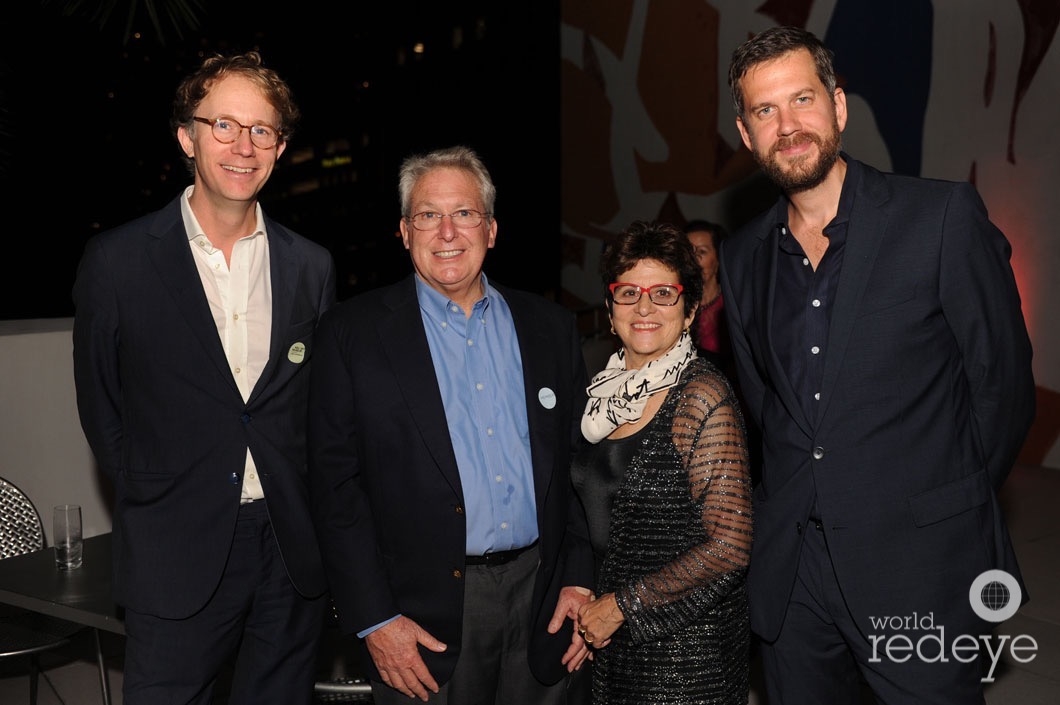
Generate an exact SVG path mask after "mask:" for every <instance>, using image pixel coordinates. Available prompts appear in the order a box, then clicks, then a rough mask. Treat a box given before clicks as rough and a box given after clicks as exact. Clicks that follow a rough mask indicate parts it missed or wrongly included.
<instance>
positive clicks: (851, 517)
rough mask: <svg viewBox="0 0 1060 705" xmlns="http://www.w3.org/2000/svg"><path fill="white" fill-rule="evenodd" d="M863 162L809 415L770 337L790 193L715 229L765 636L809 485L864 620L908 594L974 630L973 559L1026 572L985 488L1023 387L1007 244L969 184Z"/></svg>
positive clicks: (993, 482)
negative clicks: (754, 449) (738, 225)
mask: <svg viewBox="0 0 1060 705" xmlns="http://www.w3.org/2000/svg"><path fill="white" fill-rule="evenodd" d="M844 156H845V155H844ZM848 159H849V157H848ZM862 168H863V169H864V174H863V177H862V180H861V184H860V188H859V189H858V190H857V193H856V197H855V201H854V204H853V211H852V213H851V217H850V218H851V219H850V229H849V234H848V237H847V242H846V247H845V249H844V254H843V264H842V273H841V276H840V280H839V284H838V289H837V292H836V300H835V303H834V307H833V310H832V317H831V322H830V326H829V331H828V340H827V343H826V346H827V347H826V349H825V353H824V354H825V362H824V378H823V380H822V383H821V389H820V391H821V399H820V404H819V408H818V413H817V416H816V418H807V416H806V414H805V413H804V412H803V406H802V405H801V404H800V400H799V399H797V398H796V397H795V394H794V391H793V389H792V386H791V384H790V382H789V380H788V379H787V376H786V374H785V370H784V369H782V368H781V366H780V364H779V361H778V358H777V351H776V350H775V349H774V347H773V340H772V337H771V333H772V330H773V320H772V312H773V298H774V288H773V287H774V282H775V276H774V275H775V270H776V254H777V227H776V226H777V224H778V223H786V222H787V215H786V210H785V209H786V207H787V202H786V201H785V200H784V199H783V198H781V199H780V200H779V201H778V203H777V204H776V206H775V207H774V208H773V209H772V210H770V211H767V212H766V213H764V214H762V215H761V216H759V217H758V218H757V219H755V220H753V221H752V222H751V223H749V224H748V225H747V226H745V227H744V228H743V229H742V230H741V232H740V233H739V234H738V236H737V237H735V238H731V239H729V240H727V241H726V242H725V243H724V244H723V245H722V266H721V274H722V285H723V290H724V294H725V308H726V311H727V312H728V315H729V323H730V332H731V334H732V341H733V347H734V352H735V355H736V358H737V365H738V370H739V378H740V385H741V389H742V392H743V396H744V399H745V402H746V405H747V407H748V411H749V412H750V414H751V415H752V416H753V418H754V419H755V421H756V422H757V423H758V425H759V427H760V428H761V430H762V435H763V459H762V462H763V466H762V480H761V483H760V484H759V485H758V487H757V488H756V491H755V495H754V498H755V506H754V512H755V541H754V549H753V551H752V555H751V567H750V571H749V574H748V586H749V590H750V602H751V619H752V627H753V628H754V630H755V631H756V632H757V633H758V634H759V635H761V636H762V637H763V638H765V639H766V640H772V639H774V638H775V637H776V636H777V635H778V633H779V631H780V628H781V625H782V622H783V619H784V615H785V612H786V609H787V602H788V597H789V595H790V593H791V589H792V586H793V583H794V577H795V570H796V566H797V564H798V559H799V551H800V547H801V545H802V536H801V531H802V530H803V528H804V527H805V526H806V518H807V516H808V515H809V513H810V510H811V506H812V505H813V502H814V499H815V497H816V502H817V511H818V512H819V514H820V516H821V517H822V518H823V520H824V525H825V527H826V532H827V539H828V545H829V550H830V552H831V555H832V559H833V561H834V565H835V572H836V575H837V576H838V579H839V583H840V585H841V586H842V589H843V594H844V596H845V597H846V601H847V604H848V606H849V607H850V609H851V611H852V613H853V615H854V618H855V620H856V622H857V624H858V625H859V627H861V628H862V629H864V630H865V631H867V632H870V631H872V630H871V625H870V624H869V616H876V617H880V616H888V615H889V616H907V615H910V614H912V613H913V612H914V611H915V612H918V613H919V614H920V615H924V614H925V613H928V612H933V613H934V618H935V624H936V626H939V625H945V627H946V631H947V633H948V634H950V635H956V634H957V633H958V632H959V631H961V630H965V631H968V630H972V629H978V628H980V627H981V626H983V623H982V622H980V621H978V620H977V619H976V618H975V617H974V615H973V613H972V611H971V608H970V606H969V599H968V589H969V587H970V586H971V584H972V582H973V580H974V579H975V578H976V576H978V575H979V574H980V573H982V572H983V571H984V570H987V569H993V568H999V569H1003V570H1006V571H1008V572H1009V573H1011V574H1013V575H1014V576H1015V577H1016V578H1017V580H1019V581H1020V583H1021V587H1023V586H1022V578H1021V577H1020V573H1019V568H1018V566H1017V564H1016V557H1015V555H1014V553H1013V550H1012V546H1011V543H1010V540H1009V536H1008V532H1007V529H1006V527H1005V524H1004V521H1003V517H1002V515H1001V511H1000V509H999V506H998V501H997V497H996V490H997V489H998V488H999V487H1000V486H1001V484H1002V482H1003V481H1004V479H1005V477H1006V475H1007V474H1008V472H1009V471H1010V469H1011V467H1012V464H1013V462H1014V461H1015V458H1016V455H1017V453H1018V451H1019V449H1020V446H1021V444H1022V442H1023V440H1024V437H1025V435H1026V433H1027V431H1028V429H1029V427H1030V423H1031V421H1032V420H1033V416H1034V400H1035V391H1034V380H1033V378H1032V376H1031V346H1030V341H1029V340H1028V336H1027V331H1026V328H1025V325H1024V321H1023V315H1022V313H1021V310H1020V298H1019V294H1018V292H1017V289H1016V282H1015V279H1014V277H1013V274H1012V270H1011V268H1010V266H1009V255H1010V246H1009V244H1008V242H1007V241H1006V239H1005V237H1004V236H1003V235H1002V233H1001V232H1000V231H999V230H998V229H997V228H996V227H995V226H994V225H992V224H991V223H990V222H989V220H988V218H987V213H986V208H985V206H984V205H983V202H982V200H981V199H980V198H979V196H978V194H977V193H976V192H975V189H974V188H973V187H972V186H971V185H969V184H966V183H951V182H944V181H936V180H928V179H915V178H909V177H902V176H895V175H889V174H883V173H881V172H879V171H877V170H875V169H872V168H870V167H868V166H865V165H862ZM810 530H811V531H812V530H813V529H810ZM1024 596H1026V591H1025V590H1024Z"/></svg>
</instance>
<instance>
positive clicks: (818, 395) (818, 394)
mask: <svg viewBox="0 0 1060 705" xmlns="http://www.w3.org/2000/svg"><path fill="white" fill-rule="evenodd" d="M813 398H814V399H815V400H816V401H821V393H820V392H817V393H816V394H814V395H813Z"/></svg>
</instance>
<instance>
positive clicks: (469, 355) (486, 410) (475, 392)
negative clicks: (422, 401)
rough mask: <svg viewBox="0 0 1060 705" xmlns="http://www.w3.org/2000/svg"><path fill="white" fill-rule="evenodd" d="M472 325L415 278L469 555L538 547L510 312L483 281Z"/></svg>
mask: <svg viewBox="0 0 1060 705" xmlns="http://www.w3.org/2000/svg"><path fill="white" fill-rule="evenodd" d="M482 284H483V288H484V291H485V292H486V293H485V296H483V298H481V299H479V300H478V301H476V302H475V305H474V308H473V309H472V313H471V316H470V317H465V315H464V311H463V309H462V308H460V306H458V305H457V304H455V303H453V302H452V301H451V300H449V299H448V298H447V297H445V296H443V295H442V294H441V293H439V292H438V291H435V290H434V289H432V288H431V287H430V286H428V285H427V284H425V283H424V282H423V281H422V280H420V278H419V277H416V295H417V297H418V299H419V302H420V312H421V314H422V315H423V325H424V327H425V328H426V330H427V343H428V344H429V345H430V348H431V357H432V358H433V360H434V369H435V373H436V375H437V377H438V388H439V389H440V390H441V393H442V403H443V404H444V406H445V416H446V419H447V421H448V424H449V437H450V438H451V439H452V442H453V451H454V452H455V454H456V462H457V466H458V467H459V470H460V484H461V486H462V488H463V493H464V511H465V515H466V517H467V546H466V548H467V551H466V553H467V555H471V556H478V555H482V554H484V553H490V552H494V551H507V550H509V549H512V548H522V547H524V546H529V545H530V544H532V543H533V542H534V541H536V540H537V536H538V531H537V509H536V503H535V499H534V475H533V465H532V461H531V458H530V429H529V424H528V422H527V416H526V390H525V389H524V385H523V363H522V356H521V355H520V353H519V340H518V338H517V337H516V335H515V324H514V322H513V321H512V312H511V310H510V309H509V308H508V304H507V302H505V300H504V298H503V297H502V296H501V295H500V293H499V292H498V291H497V290H496V289H494V288H493V287H492V286H490V285H489V282H488V281H487V280H486V276H485V275H482Z"/></svg>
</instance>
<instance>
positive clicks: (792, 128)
mask: <svg viewBox="0 0 1060 705" xmlns="http://www.w3.org/2000/svg"><path fill="white" fill-rule="evenodd" d="M777 116H778V119H777V132H779V133H780V134H782V135H790V134H793V133H795V132H798V131H799V130H800V129H801V127H802V123H800V122H799V120H798V118H797V117H796V116H795V111H794V110H788V109H787V108H784V107H781V108H778V109H777Z"/></svg>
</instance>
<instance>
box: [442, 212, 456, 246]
mask: <svg viewBox="0 0 1060 705" xmlns="http://www.w3.org/2000/svg"><path fill="white" fill-rule="evenodd" d="M438 237H440V238H442V239H443V240H445V241H446V242H449V241H450V240H452V239H453V238H454V237H456V226H455V225H453V219H452V218H451V217H450V218H446V217H442V222H441V224H440V225H439V226H438Z"/></svg>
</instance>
